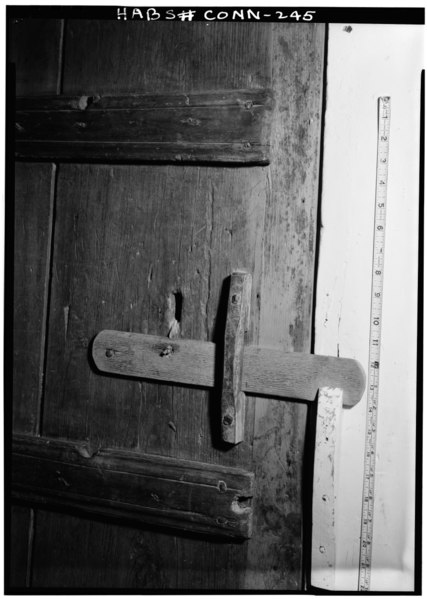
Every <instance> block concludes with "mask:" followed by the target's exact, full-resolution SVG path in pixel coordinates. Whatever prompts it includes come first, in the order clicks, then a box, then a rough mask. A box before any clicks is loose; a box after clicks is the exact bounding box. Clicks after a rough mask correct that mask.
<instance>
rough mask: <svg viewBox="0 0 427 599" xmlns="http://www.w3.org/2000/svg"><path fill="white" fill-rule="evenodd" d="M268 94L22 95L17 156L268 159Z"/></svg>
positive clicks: (221, 159) (140, 159) (124, 159)
mask: <svg viewBox="0 0 427 599" xmlns="http://www.w3.org/2000/svg"><path fill="white" fill-rule="evenodd" d="M270 105H271V100H270V97H269V94H268V93H267V92H266V91H265V90H254V91H253V92H251V91H250V90H242V92H241V94H240V93H239V92H234V91H231V92H227V91H224V92H222V93H218V92H214V93H213V94H209V93H205V94H196V95H195V96H192V95H183V94H180V95H178V96H176V97H174V96H173V95H169V96H164V95H162V96H159V97H158V98H157V97H156V96H153V95H139V96H136V95H132V96H130V97H127V96H120V97H108V96H105V97H99V96H91V97H90V96H80V97H61V98H57V97H55V96H53V97H52V98H51V99H49V98H43V99H42V100H41V101H40V100H39V101H36V102H34V104H33V105H32V104H31V101H30V100H29V99H28V98H24V99H21V100H20V99H18V100H17V112H16V123H15V129H16V146H15V147H16V156H17V157H18V158H24V159H25V158H38V159H51V160H54V159H59V160H74V161H75V162H79V161H80V162H81V161H97V162H108V161H112V160H113V161H114V160H119V161H128V162H129V161H138V160H139V161H150V160H154V161H159V160H160V161H197V160H198V161H217V162H223V161H225V162H238V163H239V162H243V163H246V162H255V163H260V164H263V163H267V162H268V157H269V151H268V150H269V135H270V129H269V126H270V122H269V114H270Z"/></svg>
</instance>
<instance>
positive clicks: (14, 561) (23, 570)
mask: <svg viewBox="0 0 427 599" xmlns="http://www.w3.org/2000/svg"><path fill="white" fill-rule="evenodd" d="M32 518H33V510H32V509H30V508H27V507H22V506H17V505H14V506H12V509H11V510H10V519H9V522H8V528H9V530H7V531H6V533H5V536H6V538H7V540H8V542H9V547H10V553H9V554H8V555H6V556H5V565H6V564H7V565H8V566H9V567H8V570H7V569H6V568H5V572H6V576H7V575H9V584H10V586H11V587H21V588H23V587H25V586H28V584H29V579H28V576H29V572H30V567H29V560H30V558H31V549H32V539H31V538H30V537H29V531H30V530H31V531H32V530H33V526H32ZM9 535H10V536H9Z"/></svg>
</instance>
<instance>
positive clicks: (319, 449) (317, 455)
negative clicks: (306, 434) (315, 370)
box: [310, 387, 342, 591]
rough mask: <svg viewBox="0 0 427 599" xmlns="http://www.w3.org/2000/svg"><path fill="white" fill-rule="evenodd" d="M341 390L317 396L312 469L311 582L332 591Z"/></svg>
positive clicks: (323, 391)
mask: <svg viewBox="0 0 427 599" xmlns="http://www.w3.org/2000/svg"><path fill="white" fill-rule="evenodd" d="M341 413H342V390H341V389H339V388H332V387H323V388H322V389H320V390H319V396H318V400H317V419H316V441H315V447H314V473H313V524H312V540H311V581H310V582H311V585H312V586H313V587H317V588H320V589H324V590H327V591H335V590H336V589H335V552H336V546H335V543H336V541H335V522H336V515H335V503H336V478H337V465H338V455H339V437H340V422H341Z"/></svg>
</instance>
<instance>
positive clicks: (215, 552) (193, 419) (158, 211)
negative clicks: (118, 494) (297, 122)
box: [43, 165, 266, 589]
mask: <svg viewBox="0 0 427 599" xmlns="http://www.w3.org/2000/svg"><path fill="white" fill-rule="evenodd" d="M265 188H266V172H265V171H264V170H263V169H261V168H255V169H247V168H241V169H231V168H230V169H224V168H222V169H217V168H216V167H215V168H207V167H203V168H194V167H193V168H192V167H188V168H187V167H173V166H169V167H163V166H158V167H156V169H153V168H149V167H136V166H133V167H124V166H116V167H106V166H79V165H61V167H60V169H59V176H58V197H57V213H58V214H61V218H58V220H57V223H56V228H55V241H54V253H55V257H56V259H55V263H54V267H53V277H52V300H51V314H50V326H49V333H50V335H49V351H48V358H47V380H46V398H45V409H44V423H43V433H44V434H45V435H47V436H61V437H66V438H71V439H81V440H84V439H86V438H90V440H91V442H92V443H94V444H100V445H102V446H107V447H123V448H129V449H135V450H138V451H141V452H145V453H153V454H162V455H169V456H174V457H179V458H186V459H195V460H198V461H202V462H208V463H220V464H224V465H226V464H228V465H240V464H241V465H243V464H245V467H246V468H247V467H248V464H251V457H250V456H251V439H250V437H249V438H248V440H247V441H246V442H244V443H241V444H240V445H239V447H238V448H236V450H233V451H232V452H224V446H223V444H222V443H221V441H220V419H219V415H218V417H216V416H213V414H215V413H217V412H218V414H220V411H219V404H218V402H217V400H216V397H215V396H214V395H210V394H209V393H208V392H207V391H200V390H194V389H188V388H184V387H183V388H180V387H170V386H167V385H160V386H159V385H158V384H153V383H145V382H141V381H136V380H126V379H122V378H118V377H117V378H114V379H112V378H111V377H110V376H102V375H100V374H99V372H97V371H95V369H94V368H93V367H92V365H91V360H90V345H91V340H92V339H93V337H94V336H95V335H96V334H97V333H98V332H99V331H100V330H101V329H103V328H104V327H110V328H112V329H113V328H117V329H122V330H128V331H143V332H146V333H151V334H161V335H165V336H166V335H167V334H168V333H169V332H170V330H171V323H173V322H174V321H175V320H176V318H175V317H176V316H178V317H179V336H178V337H177V338H179V337H180V336H185V337H190V338H193V339H202V340H208V339H216V338H217V337H218V338H219V339H221V338H223V327H224V324H225V323H224V322H222V320H221V313H219V316H218V317H217V315H218V306H222V307H223V306H224V301H225V297H226V296H225V293H224V290H223V288H222V284H223V281H224V279H226V278H227V276H228V275H229V273H230V272H232V271H233V270H235V269H239V268H245V269H247V270H249V271H251V272H252V273H253V278H254V285H253V297H252V301H251V311H252V314H251V322H252V323H253V329H252V331H254V334H256V333H255V332H256V329H257V323H258V312H257V311H258V306H257V303H256V293H257V292H258V290H259V284H260V267H261V255H260V249H261V232H262V230H261V226H260V225H262V221H263V210H264V205H265ZM231 198H232V199H233V201H231ZM180 295H181V297H182V309H181V314H177V311H176V303H177V301H176V298H177V297H179V296H180ZM178 303H179V302H178ZM252 331H251V332H252ZM175 340H176V338H174V339H171V342H175ZM249 403H250V402H249ZM217 406H218V407H217ZM247 417H248V418H250V417H251V405H249V406H248V415H247ZM211 423H213V424H211ZM250 428H251V427H250ZM120 530H121V529H115V533H114V534H116V533H117V534H118V535H120V534H121V532H120ZM85 534H86V533H85ZM141 534H143V535H144V538H145V542H146V543H148V544H149V545H150V547H151V554H152V556H153V557H152V559H153V561H154V562H156V560H158V563H161V560H162V558H161V555H162V554H163V552H165V551H166V553H167V552H168V551H169V549H170V547H177V549H176V550H177V551H178V553H179V555H180V558H179V560H180V561H179V563H180V568H181V569H180V573H179V574H177V578H170V577H169V578H168V579H165V584H167V582H168V581H169V584H170V585H171V587H172V588H174V585H175V583H176V584H178V585H179V586H178V588H189V587H192V586H193V585H194V584H199V585H201V588H206V587H205V583H206V584H207V583H208V581H210V584H212V585H213V586H212V587H211V588H231V589H233V588H237V587H238V586H239V585H241V576H242V572H243V571H244V567H245V554H246V547H245V546H242V545H236V546H233V545H226V546H225V547H222V546H221V547H219V546H217V545H216V544H211V545H209V544H206V545H204V546H203V551H204V554H203V556H200V546H199V544H198V543H194V542H193V540H192V539H190V538H183V537H174V536H172V535H171V536H170V537H169V538H168V537H163V536H162V537H161V539H160V540H159V538H158V536H157V533H151V532H149V531H145V532H144V533H141ZM116 541H117V543H118V544H119V545H120V546H121V542H122V541H121V540H119V539H117V540H116ZM82 542H83V543H85V541H84V539H83V541H82ZM123 542H125V541H124V540H123ZM52 543H53V542H52ZM165 544H167V545H168V547H169V548H166V547H165ZM170 550H171V551H172V549H170ZM49 551H52V553H54V552H55V551H56V549H55V545H54V543H53V544H52V545H51V548H50V550H49ZM156 556H157V557H156ZM181 560H185V562H184V561H181ZM199 560H202V561H203V563H204V564H205V565H206V568H207V569H209V567H212V571H211V572H210V574H209V576H208V577H207V578H204V577H203V576H201V575H200V576H199V575H197V581H198V582H197V583H196V582H193V578H192V570H191V568H190V567H189V566H188V564H192V568H194V571H195V572H199V565H198V564H199ZM228 562H230V563H233V564H234V565H235V570H234V572H233V573H232V572H231V571H229V569H228V566H227V564H228ZM52 563H54V561H53V562H52ZM209 564H210V566H209ZM213 564H215V566H213ZM129 567H130V565H129ZM147 567H148V566H147ZM153 567H154V566H153ZM52 576H53V575H52ZM93 579H95V574H94V577H93ZM96 580H98V578H96ZM176 581H177V582H176ZM85 584H86V583H85ZM87 584H90V581H88V582H87Z"/></svg>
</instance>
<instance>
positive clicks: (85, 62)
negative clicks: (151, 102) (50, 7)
mask: <svg viewBox="0 0 427 599" xmlns="http://www.w3.org/2000/svg"><path fill="white" fill-rule="evenodd" d="M269 36H270V26H269V24H267V23H257V24H256V26H255V27H254V26H253V24H251V23H219V22H216V23H203V22H200V23H199V22H192V23H185V22H182V23H171V22H169V23H168V22H165V21H163V22H156V23H153V22H150V23H147V22H136V21H134V22H131V21H126V22H123V21H105V20H98V21H87V20H70V21H68V22H67V26H66V31H65V47H66V54H65V63H64V89H63V93H65V94H89V95H93V94H100V95H103V94H108V93H112V94H117V93H122V92H123V93H126V92H131V93H135V92H153V93H163V92H165V93H172V92H193V91H204V90H218V89H219V90H222V89H244V88H253V87H258V88H263V87H269V83H270V79H271V63H270V43H269Z"/></svg>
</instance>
